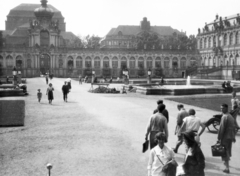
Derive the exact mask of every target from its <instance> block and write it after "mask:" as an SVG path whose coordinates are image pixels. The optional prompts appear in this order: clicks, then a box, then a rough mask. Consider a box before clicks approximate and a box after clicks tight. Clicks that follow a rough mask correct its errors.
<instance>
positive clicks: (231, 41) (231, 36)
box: [229, 33, 233, 45]
mask: <svg viewBox="0 0 240 176" xmlns="http://www.w3.org/2000/svg"><path fill="white" fill-rule="evenodd" d="M232 44H233V34H232V33H231V34H230V35H229V45H232Z"/></svg>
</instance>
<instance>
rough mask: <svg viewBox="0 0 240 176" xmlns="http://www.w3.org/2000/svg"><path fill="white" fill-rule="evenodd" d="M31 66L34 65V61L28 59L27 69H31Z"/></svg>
mask: <svg viewBox="0 0 240 176" xmlns="http://www.w3.org/2000/svg"><path fill="white" fill-rule="evenodd" d="M31 65H32V60H31V59H27V68H31Z"/></svg>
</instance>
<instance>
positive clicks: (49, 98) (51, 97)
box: [48, 91, 53, 100]
mask: <svg viewBox="0 0 240 176" xmlns="http://www.w3.org/2000/svg"><path fill="white" fill-rule="evenodd" d="M48 100H53V92H52V91H49V92H48Z"/></svg>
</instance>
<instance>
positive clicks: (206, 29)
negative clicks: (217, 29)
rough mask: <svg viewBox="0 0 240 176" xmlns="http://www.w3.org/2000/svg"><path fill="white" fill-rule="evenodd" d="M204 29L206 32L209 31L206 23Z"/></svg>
mask: <svg viewBox="0 0 240 176" xmlns="http://www.w3.org/2000/svg"><path fill="white" fill-rule="evenodd" d="M204 29H205V31H206V32H208V31H209V28H208V25H207V23H206V24H205V27H204Z"/></svg>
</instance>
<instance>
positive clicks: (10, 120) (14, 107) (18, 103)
mask: <svg viewBox="0 0 240 176" xmlns="http://www.w3.org/2000/svg"><path fill="white" fill-rule="evenodd" d="M24 118H25V101H24V100H0V127H7V126H24Z"/></svg>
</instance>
